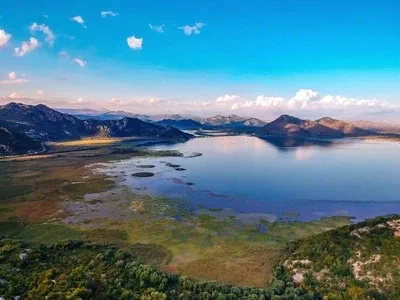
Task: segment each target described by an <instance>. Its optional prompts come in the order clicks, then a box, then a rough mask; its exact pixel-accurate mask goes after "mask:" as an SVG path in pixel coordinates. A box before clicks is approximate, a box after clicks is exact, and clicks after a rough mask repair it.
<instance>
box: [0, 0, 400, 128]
mask: <svg viewBox="0 0 400 300" xmlns="http://www.w3.org/2000/svg"><path fill="white" fill-rule="evenodd" d="M4 4H5V5H4ZM4 4H3V5H2V10H1V11H0V16H1V18H0V30H3V32H1V31H0V47H1V48H0V81H1V82H2V84H1V85H0V89H1V93H0V96H1V97H2V102H7V101H9V100H10V99H14V100H15V99H17V100H18V99H19V100H20V101H22V102H29V103H36V102H44V103H46V104H49V105H51V106H54V107H87V108H93V109H111V110H119V109H123V110H127V111H137V112H147V113H161V112H171V113H172V112H174V113H193V114H201V115H210V114H213V113H236V114H244V115H257V116H259V117H264V118H270V117H272V116H274V115H277V114H279V113H282V112H288V113H291V114H295V115H301V116H309V117H314V116H315V117H317V116H320V115H327V114H328V115H329V114H330V115H333V116H344V117H349V118H351V117H357V118H359V117H365V118H370V117H371V118H377V119H381V120H383V121H385V120H386V119H387V120H388V121H392V120H395V119H397V118H398V117H399V116H400V115H399V114H398V110H399V106H400V76H399V75H400V18H398V12H399V11H400V2H399V1H395V0H392V1H388V0H386V1H385V0H384V1H359V0H348V1H338V0H336V1H330V0H329V1H316V0H313V1H311V0H308V1H295V0H291V1H289V0H280V1H278V0H273V1H253V0H250V1H238V0H231V1H208V0H203V1H194V0H193V1H161V0H157V1H66V2H63V4H62V5H60V4H59V2H58V1H27V0H22V1H18V2H15V1H5V3H4ZM101 12H111V13H106V14H104V13H103V15H104V16H105V17H104V16H102V15H101ZM74 17H75V20H74V19H73V18H74ZM79 17H80V18H79ZM77 21H79V22H77ZM35 23H36V25H33V24H35ZM149 24H152V28H151V27H150V26H149ZM196 24H197V26H196ZM161 25H163V26H162V27H160V26H161ZM184 26H190V27H186V32H185V30H184ZM46 30H47V31H46ZM44 31H46V32H47V35H46V34H45V33H44ZM49 31H50V32H51V34H52V36H51V37H50V38H49V36H48V32H49ZM185 33H186V34H185ZM189 33H191V34H189ZM2 34H3V39H2V38H1V36H2ZM10 35H11V36H10ZM7 36H8V40H7V38H6V37H7ZM31 37H32V38H34V39H36V40H37V43H38V45H37V46H35V45H34V44H35V43H33V44H30V47H32V50H31V51H28V52H26V53H25V52H22V54H21V52H20V51H21V50H19V52H18V50H17V51H16V50H15V48H17V47H20V48H21V43H22V42H23V41H29V40H30V38H31ZM46 37H47V41H46ZM129 37H133V38H134V39H133V40H132V41H133V44H131V45H133V48H132V47H130V46H129V45H128V41H127V39H128V38H129ZM137 39H138V40H137ZM140 39H142V40H141V41H140ZM6 40H7V42H5V41H6ZM2 43H3V45H2ZM60 53H61V55H60ZM13 72H15V73H13ZM11 73H12V74H11ZM10 74H11V75H10ZM11 95H12V97H10V96H11ZM257 99H258V101H257ZM217 100H219V101H217Z"/></svg>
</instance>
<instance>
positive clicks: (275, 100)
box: [255, 95, 285, 108]
mask: <svg viewBox="0 0 400 300" xmlns="http://www.w3.org/2000/svg"><path fill="white" fill-rule="evenodd" d="M284 102H285V100H284V99H283V98H282V97H266V96H264V95H260V96H258V97H257V98H256V101H255V105H256V106H261V107H265V108H278V107H281V106H282V105H283V104H284Z"/></svg>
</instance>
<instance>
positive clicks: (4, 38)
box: [0, 29, 12, 48]
mask: <svg viewBox="0 0 400 300" xmlns="http://www.w3.org/2000/svg"><path fill="white" fill-rule="evenodd" d="M11 36H12V35H11V34H9V33H7V32H5V31H4V30H3V29H0V48H3V47H4V46H5V45H7V43H8V41H9V40H10V39H11Z"/></svg>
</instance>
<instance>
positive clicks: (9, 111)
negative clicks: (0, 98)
mask: <svg viewBox="0 0 400 300" xmlns="http://www.w3.org/2000/svg"><path fill="white" fill-rule="evenodd" d="M0 128H1V134H0V153H1V154H12V153H25V152H27V151H29V150H37V149H39V148H40V143H42V142H47V141H66V140H74V139H80V138H84V137H93V136H101V137H130V136H139V137H155V138H163V139H173V140H177V141H186V140H188V139H190V138H192V137H193V136H192V135H190V134H188V133H184V132H182V131H180V130H179V129H176V128H174V127H170V126H160V125H157V124H153V123H148V122H144V121H141V120H139V119H137V118H127V117H125V118H122V119H119V120H104V121H102V120H94V119H88V120H82V119H79V118H77V117H74V116H71V115H68V114H63V113H61V112H58V111H56V110H53V109H51V108H49V107H47V106H45V105H42V104H39V105H35V106H32V105H25V104H19V103H9V104H7V105H3V106H0Z"/></svg>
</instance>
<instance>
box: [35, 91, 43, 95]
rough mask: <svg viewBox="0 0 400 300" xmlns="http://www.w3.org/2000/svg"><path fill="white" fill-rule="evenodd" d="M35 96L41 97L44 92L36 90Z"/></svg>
mask: <svg viewBox="0 0 400 300" xmlns="http://www.w3.org/2000/svg"><path fill="white" fill-rule="evenodd" d="M36 95H38V96H43V95H44V91H43V90H37V91H36Z"/></svg>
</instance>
